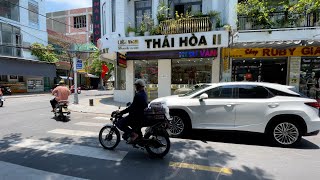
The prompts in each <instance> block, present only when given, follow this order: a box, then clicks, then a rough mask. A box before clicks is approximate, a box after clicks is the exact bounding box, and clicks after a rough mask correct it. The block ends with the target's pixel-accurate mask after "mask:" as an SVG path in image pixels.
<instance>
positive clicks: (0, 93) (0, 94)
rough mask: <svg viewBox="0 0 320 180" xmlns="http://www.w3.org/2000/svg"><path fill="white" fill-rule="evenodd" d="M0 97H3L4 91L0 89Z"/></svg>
mask: <svg viewBox="0 0 320 180" xmlns="http://www.w3.org/2000/svg"><path fill="white" fill-rule="evenodd" d="M0 96H3V93H2V89H1V88H0Z"/></svg>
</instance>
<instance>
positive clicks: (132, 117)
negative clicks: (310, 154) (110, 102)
mask: <svg viewBox="0 0 320 180" xmlns="http://www.w3.org/2000/svg"><path fill="white" fill-rule="evenodd" d="M134 85H135V87H136V94H135V96H134V99H133V102H132V104H131V105H130V106H129V107H128V108H126V109H125V110H122V111H120V112H118V113H120V114H122V115H123V114H126V113H129V115H128V116H126V117H124V118H122V119H120V120H119V121H118V122H117V124H116V126H117V127H118V128H119V129H120V130H121V131H123V132H124V135H123V137H124V139H127V138H128V136H130V139H129V140H128V141H129V142H133V141H135V140H136V139H137V138H138V136H139V135H138V134H137V133H135V132H133V129H130V128H129V127H128V126H130V127H132V128H141V122H142V120H143V119H144V110H145V109H146V108H147V107H148V97H147V94H146V92H145V90H144V87H145V82H144V81H143V80H142V79H138V80H136V81H135V83H134Z"/></svg>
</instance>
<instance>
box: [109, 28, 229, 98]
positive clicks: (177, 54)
mask: <svg viewBox="0 0 320 180" xmlns="http://www.w3.org/2000/svg"><path fill="white" fill-rule="evenodd" d="M116 43H117V44H116V45H115V46H116V47H117V49H115V50H114V52H120V53H121V54H125V55H126V65H125V66H123V65H122V66H117V68H116V83H115V84H116V90H115V91H114V99H115V101H119V102H129V101H132V99H133V96H134V85H133V84H134V81H135V80H136V79H144V80H145V82H146V84H147V87H146V90H147V93H148V97H149V101H151V100H153V99H155V98H158V97H164V96H169V95H173V94H179V93H182V92H184V91H187V90H188V89H190V88H192V87H193V86H194V85H196V84H201V83H213V82H219V81H220V77H221V76H220V59H221V58H220V57H221V56H220V54H221V50H222V47H227V44H228V33H227V32H226V31H213V32H202V33H192V34H191V33H190V34H176V35H168V36H164V35H163V36H162V35H160V36H141V37H132V38H129V37H128V38H122V39H118V41H117V42H116ZM109 53H111V52H110V51H109ZM117 64H118V65H119V63H117ZM124 67H125V68H124Z"/></svg>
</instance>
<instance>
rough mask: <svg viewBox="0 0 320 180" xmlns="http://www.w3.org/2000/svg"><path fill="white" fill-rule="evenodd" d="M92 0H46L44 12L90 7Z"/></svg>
mask: <svg viewBox="0 0 320 180" xmlns="http://www.w3.org/2000/svg"><path fill="white" fill-rule="evenodd" d="M91 6H92V0H46V12H54V11H64V10H69V9H76V8H83V7H91Z"/></svg>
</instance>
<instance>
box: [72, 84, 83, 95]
mask: <svg viewBox="0 0 320 180" xmlns="http://www.w3.org/2000/svg"><path fill="white" fill-rule="evenodd" d="M70 91H71V93H74V85H73V86H71V88H70ZM77 93H78V94H81V87H78V88H77Z"/></svg>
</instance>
